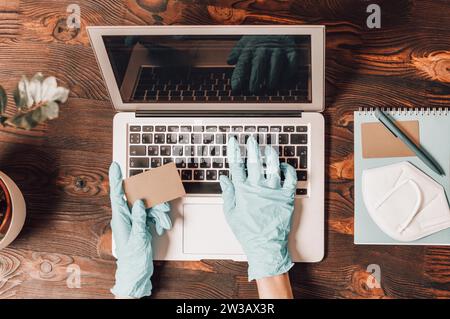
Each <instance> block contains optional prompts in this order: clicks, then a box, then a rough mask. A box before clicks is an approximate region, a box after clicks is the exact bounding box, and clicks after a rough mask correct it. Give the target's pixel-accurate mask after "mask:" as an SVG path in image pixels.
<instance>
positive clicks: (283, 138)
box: [278, 134, 289, 144]
mask: <svg viewBox="0 0 450 319" xmlns="http://www.w3.org/2000/svg"><path fill="white" fill-rule="evenodd" d="M278 144H289V134H279V135H278Z"/></svg>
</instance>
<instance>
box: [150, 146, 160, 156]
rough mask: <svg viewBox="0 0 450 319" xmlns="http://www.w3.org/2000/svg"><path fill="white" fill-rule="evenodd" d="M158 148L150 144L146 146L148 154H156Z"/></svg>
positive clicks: (157, 153)
mask: <svg viewBox="0 0 450 319" xmlns="http://www.w3.org/2000/svg"><path fill="white" fill-rule="evenodd" d="M158 155H159V149H158V146H154V145H151V146H149V147H148V156H158Z"/></svg>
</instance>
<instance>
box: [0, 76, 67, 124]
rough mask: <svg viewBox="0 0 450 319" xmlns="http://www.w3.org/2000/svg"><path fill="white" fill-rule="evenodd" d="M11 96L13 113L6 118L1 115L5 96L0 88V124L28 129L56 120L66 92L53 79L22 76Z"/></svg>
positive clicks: (5, 103)
mask: <svg viewBox="0 0 450 319" xmlns="http://www.w3.org/2000/svg"><path fill="white" fill-rule="evenodd" d="M13 95H14V102H15V104H16V109H17V113H16V114H15V115H13V116H11V117H10V116H8V115H6V114H5V111H6V106H7V103H8V97H7V95H6V91H5V89H4V88H3V87H2V86H0V124H2V125H3V126H12V127H17V128H21V129H26V130H29V129H32V128H33V127H35V126H37V125H38V124H40V123H43V122H45V121H47V120H53V119H55V118H57V117H58V114H59V104H60V103H65V102H66V101H67V98H68V96H69V90H68V89H66V88H63V87H59V86H58V84H57V82H56V78H55V77H53V76H50V77H47V78H45V77H44V76H43V75H42V73H36V74H35V75H34V76H33V77H32V78H31V79H30V80H28V78H27V77H26V76H23V77H22V79H21V80H20V81H19V83H18V84H17V88H16V89H15V90H14V93H13Z"/></svg>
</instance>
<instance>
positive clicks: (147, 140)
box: [142, 133, 153, 144]
mask: <svg viewBox="0 0 450 319" xmlns="http://www.w3.org/2000/svg"><path fill="white" fill-rule="evenodd" d="M152 143H153V134H148V133H146V134H142V144H152Z"/></svg>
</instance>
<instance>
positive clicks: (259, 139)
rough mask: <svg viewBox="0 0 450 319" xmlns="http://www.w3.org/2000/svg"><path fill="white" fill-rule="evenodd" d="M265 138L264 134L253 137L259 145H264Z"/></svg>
mask: <svg viewBox="0 0 450 319" xmlns="http://www.w3.org/2000/svg"><path fill="white" fill-rule="evenodd" d="M265 136H266V134H256V135H255V138H256V142H257V143H258V144H259V145H264V144H266V139H265ZM262 154H264V152H263V153H262Z"/></svg>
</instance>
